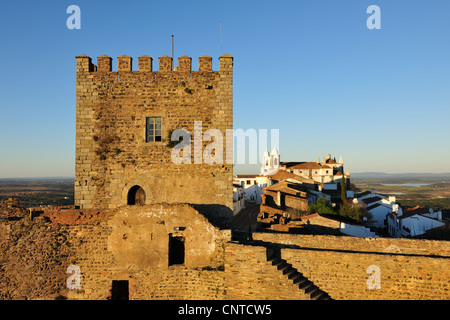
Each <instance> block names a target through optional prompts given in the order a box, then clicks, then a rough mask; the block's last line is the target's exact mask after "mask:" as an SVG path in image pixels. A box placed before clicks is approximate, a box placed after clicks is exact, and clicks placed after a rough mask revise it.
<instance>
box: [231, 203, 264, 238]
mask: <svg viewBox="0 0 450 320" xmlns="http://www.w3.org/2000/svg"><path fill="white" fill-rule="evenodd" d="M258 213H259V204H255V203H254V202H250V201H245V208H244V209H242V210H241V211H240V212H239V213H238V214H237V215H235V216H234V217H233V229H234V230H239V231H244V232H248V229H249V228H248V225H249V217H250V220H251V226H252V232H254V231H256V229H257V217H258Z"/></svg>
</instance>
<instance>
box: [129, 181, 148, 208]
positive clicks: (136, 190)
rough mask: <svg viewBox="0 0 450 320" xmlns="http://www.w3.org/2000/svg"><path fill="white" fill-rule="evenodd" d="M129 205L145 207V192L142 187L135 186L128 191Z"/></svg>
mask: <svg viewBox="0 0 450 320" xmlns="http://www.w3.org/2000/svg"><path fill="white" fill-rule="evenodd" d="M127 204H129V205H144V204H145V191H144V189H142V187H140V186H133V187H131V188H130V190H129V191H128V201H127Z"/></svg>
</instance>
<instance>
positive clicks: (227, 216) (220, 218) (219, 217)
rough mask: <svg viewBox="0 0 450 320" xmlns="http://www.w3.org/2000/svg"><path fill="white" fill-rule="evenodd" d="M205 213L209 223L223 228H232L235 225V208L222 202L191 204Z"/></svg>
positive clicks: (202, 213)
mask: <svg viewBox="0 0 450 320" xmlns="http://www.w3.org/2000/svg"><path fill="white" fill-rule="evenodd" d="M190 205H191V206H192V207H193V208H194V209H195V210H197V211H198V212H199V213H200V214H201V215H203V216H204V217H205V218H206V219H207V220H208V222H209V223H211V224H212V225H213V226H215V227H216V228H219V229H221V230H223V229H231V228H232V225H233V210H231V209H230V208H228V207H227V206H224V205H221V204H190Z"/></svg>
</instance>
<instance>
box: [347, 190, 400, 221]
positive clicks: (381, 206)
mask: <svg viewBox="0 0 450 320" xmlns="http://www.w3.org/2000/svg"><path fill="white" fill-rule="evenodd" d="M353 202H354V203H357V204H359V205H360V206H361V207H365V208H366V210H367V213H368V217H367V218H368V219H367V223H366V225H367V226H369V227H374V228H379V229H383V228H387V220H386V219H387V215H388V214H389V213H391V212H393V210H394V209H393V208H394V206H397V207H398V205H397V204H396V203H395V197H394V196H389V197H387V198H386V197H385V196H384V195H381V194H377V193H376V192H375V189H372V190H371V191H365V192H361V193H359V194H357V195H356V198H354V199H353Z"/></svg>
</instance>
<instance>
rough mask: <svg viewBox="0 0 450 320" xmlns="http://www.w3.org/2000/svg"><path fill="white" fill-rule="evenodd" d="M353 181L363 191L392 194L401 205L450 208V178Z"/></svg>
mask: <svg viewBox="0 0 450 320" xmlns="http://www.w3.org/2000/svg"><path fill="white" fill-rule="evenodd" d="M351 182H352V183H353V184H354V185H355V186H356V187H357V188H358V189H359V190H361V191H365V190H371V189H375V190H376V191H377V193H382V194H386V195H389V194H392V195H394V196H395V197H396V201H397V202H398V203H399V204H400V205H401V206H415V205H420V206H429V207H432V208H435V209H443V210H446V211H449V210H450V179H448V178H444V179H442V178H437V177H433V178H429V179H426V178H421V179H405V178H401V179H400V178H399V179H393V178H391V179H378V178H356V179H351Z"/></svg>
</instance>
